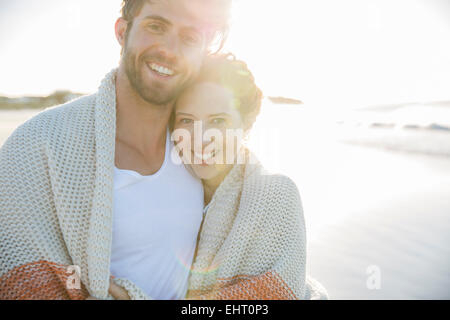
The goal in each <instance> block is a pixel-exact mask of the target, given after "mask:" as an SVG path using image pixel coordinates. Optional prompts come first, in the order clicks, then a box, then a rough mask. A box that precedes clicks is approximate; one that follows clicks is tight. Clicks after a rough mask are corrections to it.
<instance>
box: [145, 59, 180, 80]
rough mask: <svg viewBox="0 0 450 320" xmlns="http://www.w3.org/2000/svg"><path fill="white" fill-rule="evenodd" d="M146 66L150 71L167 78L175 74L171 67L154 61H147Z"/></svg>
mask: <svg viewBox="0 0 450 320" xmlns="http://www.w3.org/2000/svg"><path fill="white" fill-rule="evenodd" d="M147 66H148V68H149V69H150V70H151V71H153V72H154V73H156V74H157V75H159V76H162V77H166V78H168V77H173V76H174V75H175V71H174V70H173V69H171V68H169V67H166V66H164V65H162V64H159V63H156V62H147Z"/></svg>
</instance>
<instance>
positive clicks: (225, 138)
mask: <svg viewBox="0 0 450 320" xmlns="http://www.w3.org/2000/svg"><path fill="white" fill-rule="evenodd" d="M243 127H244V125H243V122H242V118H241V115H240V113H239V111H238V110H236V108H235V107H234V99H233V94H232V92H231V91H230V90H228V89H227V88H225V87H222V86H220V85H218V84H214V83H209V82H203V83H198V84H195V85H194V86H192V87H191V88H189V89H187V90H186V91H185V92H184V93H183V94H182V95H181V96H180V97H179V99H178V102H177V105H176V109H175V123H174V135H175V142H176V143H177V147H178V149H179V150H182V152H181V153H182V158H183V161H184V162H185V163H186V164H188V165H191V167H192V169H193V171H194V172H195V174H196V175H197V176H198V177H199V178H200V179H203V180H210V179H214V178H215V177H218V176H219V175H220V174H221V173H223V172H224V171H225V170H226V169H227V168H229V167H230V166H232V165H234V163H235V162H236V158H237V154H238V153H237V151H238V150H239V149H240V146H241V143H242V139H243V137H244V133H243ZM180 136H182V137H183V138H182V139H180V138H179V137H180Z"/></svg>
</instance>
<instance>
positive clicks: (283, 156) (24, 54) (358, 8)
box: [0, 0, 450, 299]
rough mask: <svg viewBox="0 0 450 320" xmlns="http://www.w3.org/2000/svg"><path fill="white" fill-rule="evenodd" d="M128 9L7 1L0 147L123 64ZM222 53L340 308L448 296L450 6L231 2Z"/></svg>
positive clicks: (401, 0) (395, 0)
mask: <svg viewBox="0 0 450 320" xmlns="http://www.w3.org/2000/svg"><path fill="white" fill-rule="evenodd" d="M120 4H121V0H94V1H92V0H90V1H88V0H65V1H60V0H39V1H38V0H16V1H7V0H0V146H1V145H2V144H3V143H4V141H5V140H6V139H7V137H8V136H9V135H10V134H11V133H12V132H13V130H14V129H15V128H16V127H17V126H18V125H20V124H21V123H23V122H24V121H26V120H27V119H29V118H30V117H32V116H34V115H35V114H37V113H38V112H40V111H42V109H43V108H47V107H50V106H52V105H56V104H60V103H63V102H65V101H68V100H71V99H74V98H76V97H78V96H79V95H81V94H87V93H92V92H95V91H96V89H97V87H98V86H99V83H100V81H101V79H102V78H103V77H104V75H105V74H106V73H107V72H109V71H110V70H111V69H112V68H114V67H116V66H117V65H118V61H119V57H120V47H119V45H118V44H117V42H116V40H115V37H114V22H115V20H116V18H117V17H118V16H119V11H120ZM231 22H232V29H231V33H230V37H229V41H228V43H227V45H226V50H227V51H231V52H233V53H234V54H236V56H237V57H238V58H240V59H242V60H244V61H246V62H247V64H248V65H249V67H250V69H251V70H252V72H253V73H254V75H255V77H256V80H257V82H258V85H259V86H260V87H261V88H262V89H263V91H264V93H265V96H266V99H265V101H264V106H263V111H262V113H261V115H260V117H259V119H258V121H257V124H256V126H255V129H254V131H253V133H252V136H251V138H250V141H249V144H250V146H251V148H252V149H253V150H254V151H255V152H256V153H257V154H258V155H259V157H260V159H261V160H262V162H263V163H265V164H266V166H267V167H268V168H269V169H271V170H273V171H277V172H281V173H285V174H287V175H289V176H290V177H292V178H293V179H294V180H295V181H296V183H297V185H298V187H299V190H300V193H301V196H302V201H303V207H304V213H305V218H306V222H307V228H308V229H307V230H308V273H309V274H310V275H311V276H312V277H314V278H315V279H317V280H318V281H319V282H321V283H322V284H323V286H324V287H325V288H326V289H327V290H328V292H329V295H330V297H331V298H332V299H449V298H450V271H449V270H450V248H449V243H450V41H449V39H450V1H449V0H389V1H388V0H340V1H335V0H334V1H333V0H314V1H312V0H297V1H292V0H277V1H274V0H234V7H233V18H232V21H231Z"/></svg>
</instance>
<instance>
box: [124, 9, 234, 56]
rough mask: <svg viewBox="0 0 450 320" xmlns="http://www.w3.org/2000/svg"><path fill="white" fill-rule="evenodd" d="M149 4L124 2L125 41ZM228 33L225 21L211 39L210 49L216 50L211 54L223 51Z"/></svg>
mask: <svg viewBox="0 0 450 320" xmlns="http://www.w3.org/2000/svg"><path fill="white" fill-rule="evenodd" d="M207 1H211V0H207ZM216 1H217V0H216ZM218 1H230V0H218ZM147 2H151V0H123V2H122V10H121V13H122V18H123V19H124V20H125V21H127V22H128V27H127V31H126V33H125V39H127V38H128V32H129V30H131V28H132V26H133V20H134V18H135V17H136V16H137V15H139V13H140V12H141V10H142V7H143V6H144V4H145V3H147ZM228 31H229V26H228V21H225V22H224V23H223V24H221V25H220V26H218V28H217V30H215V32H214V35H213V36H212V38H211V39H210V47H212V48H216V49H215V50H213V51H212V52H211V53H212V54H213V53H218V52H220V51H221V50H222V48H223V46H224V44H225V41H226V39H227V36H228Z"/></svg>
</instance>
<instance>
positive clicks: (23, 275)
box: [0, 260, 89, 300]
mask: <svg viewBox="0 0 450 320" xmlns="http://www.w3.org/2000/svg"><path fill="white" fill-rule="evenodd" d="M68 267H69V266H67V265H61V264H57V263H53V262H49V261H44V260H42V261H37V262H32V263H28V264H25V265H22V266H19V267H16V268H14V269H13V270H11V271H9V272H8V273H6V274H4V275H3V276H2V277H0V300H85V299H86V298H87V297H88V296H89V292H88V291H87V290H86V288H85V287H84V286H83V284H81V288H80V289H68V287H67V280H69V277H70V276H71V275H73V273H70V272H68Z"/></svg>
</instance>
